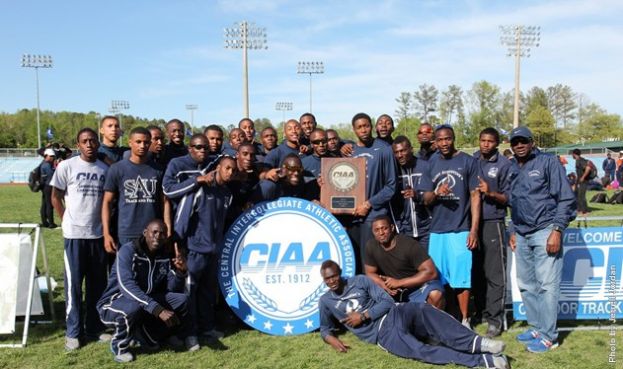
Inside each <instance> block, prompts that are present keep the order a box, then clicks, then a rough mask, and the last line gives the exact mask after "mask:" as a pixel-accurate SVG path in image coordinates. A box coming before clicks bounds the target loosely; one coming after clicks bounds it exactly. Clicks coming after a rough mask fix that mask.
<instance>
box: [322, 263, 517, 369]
mask: <svg viewBox="0 0 623 369" xmlns="http://www.w3.org/2000/svg"><path fill="white" fill-rule="evenodd" d="M341 273H342V270H341V269H340V267H339V265H337V263H336V262H334V261H332V260H326V261H324V262H323V263H322V266H321V268H320V274H321V275H322V278H323V280H324V283H325V284H326V285H327V287H328V288H329V291H327V292H326V293H325V294H324V295H322V297H321V298H320V302H319V309H320V335H321V337H322V338H323V339H324V341H325V342H326V343H328V344H330V345H331V346H332V347H333V348H334V349H336V350H337V351H338V352H346V351H347V350H348V349H349V347H348V345H347V344H345V343H344V342H342V341H341V340H340V339H339V338H337V337H336V336H335V335H334V333H333V332H334V330H335V328H337V327H336V325H335V323H336V322H339V323H341V324H342V325H344V326H345V327H346V329H348V330H349V331H350V332H352V333H353V334H354V335H356V336H357V337H358V338H359V339H361V340H363V341H366V342H368V343H376V344H378V345H379V346H381V347H382V348H383V349H385V350H387V351H389V352H391V353H392V354H394V355H397V356H400V357H404V358H411V359H416V360H421V361H423V362H427V363H431V364H449V363H454V364H460V365H465V366H468V367H485V368H503V369H507V368H510V365H509V364H508V360H507V359H506V356H504V355H502V354H501V352H502V351H503V350H504V348H505V344H504V342H502V341H496V340H492V339H488V338H486V337H481V336H479V335H477V334H476V333H474V332H473V331H471V330H470V329H468V328H466V327H464V326H462V325H461V323H459V322H458V321H457V320H455V319H454V318H453V317H451V316H450V315H448V314H447V313H445V312H443V311H441V310H439V309H437V308H436V307H434V306H433V305H430V304H427V303H415V302H409V303H406V304H396V305H395V304H394V300H393V299H392V298H391V296H389V294H387V292H385V291H384V290H383V289H382V288H380V287H379V286H377V285H376V284H375V283H374V282H372V281H371V280H370V279H368V277H366V276H363V275H357V276H354V277H352V278H348V279H344V278H342V277H341V276H340V275H341ZM422 340H426V341H428V342H435V344H428V343H425V342H424V341H422ZM437 342H438V343H439V344H437Z"/></svg>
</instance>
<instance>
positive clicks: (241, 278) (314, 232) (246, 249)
mask: <svg viewBox="0 0 623 369" xmlns="http://www.w3.org/2000/svg"><path fill="white" fill-rule="evenodd" d="M327 259H332V260H335V261H336V262H337V263H338V264H339V265H340V266H341V267H342V270H343V274H344V276H347V277H348V276H353V275H354V274H355V255H354V253H353V249H352V245H351V243H350V239H349V238H348V235H347V234H346V231H345V230H344V228H343V227H342V225H341V224H340V223H339V222H338V221H337V219H335V217H334V216H333V215H332V214H331V213H330V212H329V211H327V210H326V209H325V208H323V207H321V206H319V205H316V204H314V203H311V202H309V201H306V200H303V199H297V198H291V197H283V198H280V199H278V200H274V201H269V202H263V203H260V204H257V205H255V206H254V207H253V208H251V209H249V210H247V211H246V212H245V213H244V214H242V215H241V216H240V217H239V218H238V219H237V220H236V222H235V223H234V224H232V226H231V227H230V229H229V230H228V231H227V233H226V235H225V240H224V244H223V251H222V254H221V260H220V264H219V269H218V270H219V275H218V276H219V284H220V286H221V291H222V292H223V295H224V296H225V299H226V301H227V303H228V304H229V306H230V307H231V308H232V310H233V311H234V312H235V313H236V315H238V317H239V318H240V319H242V320H244V322H245V323H247V324H248V325H249V326H251V327H253V328H255V329H257V330H260V331H262V332H264V333H268V334H273V335H290V334H302V333H307V332H310V331H313V330H314V329H317V328H318V327H319V326H320V322H319V314H318V300H319V299H320V296H322V294H323V293H324V292H326V286H325V284H324V282H323V280H322V278H321V276H320V265H321V264H322V262H323V261H324V260H327Z"/></svg>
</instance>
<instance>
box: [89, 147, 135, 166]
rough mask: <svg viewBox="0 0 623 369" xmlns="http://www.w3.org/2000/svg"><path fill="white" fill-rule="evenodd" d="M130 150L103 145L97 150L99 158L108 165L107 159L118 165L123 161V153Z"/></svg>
mask: <svg viewBox="0 0 623 369" xmlns="http://www.w3.org/2000/svg"><path fill="white" fill-rule="evenodd" d="M128 150H130V148H129V147H123V146H106V145H104V144H101V145H100V147H99V148H98V149H97V152H98V155H97V158H98V159H99V160H102V161H103V162H104V163H106V164H108V162H107V161H106V160H105V159H108V160H109V161H110V162H113V163H116V162H118V161H121V159H123V153H124V152H126V151H128Z"/></svg>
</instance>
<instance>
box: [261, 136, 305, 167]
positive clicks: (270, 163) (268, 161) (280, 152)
mask: <svg viewBox="0 0 623 369" xmlns="http://www.w3.org/2000/svg"><path fill="white" fill-rule="evenodd" d="M289 154H296V155H299V149H298V148H296V149H293V148H291V147H290V146H288V145H287V144H286V142H283V143H281V144H280V145H279V146H277V147H275V148H274V149H272V150H270V152H269V153H268V155H266V157H265V158H264V166H266V167H267V168H279V167H280V166H281V164H283V159H285V157H286V156H288V155H289Z"/></svg>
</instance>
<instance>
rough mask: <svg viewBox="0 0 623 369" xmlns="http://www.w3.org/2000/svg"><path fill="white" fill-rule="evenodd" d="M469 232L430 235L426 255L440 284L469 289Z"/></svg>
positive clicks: (470, 269) (470, 264)
mask: <svg viewBox="0 0 623 369" xmlns="http://www.w3.org/2000/svg"><path fill="white" fill-rule="evenodd" d="M468 235H469V232H456V233H454V232H450V233H431V234H430V240H429V244H428V254H429V255H430V258H431V259H433V262H434V263H435V266H436V267H437V270H438V271H439V279H440V280H441V283H442V284H449V285H450V287H452V288H471V286H472V251H471V250H470V249H468V248H467V236H468Z"/></svg>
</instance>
